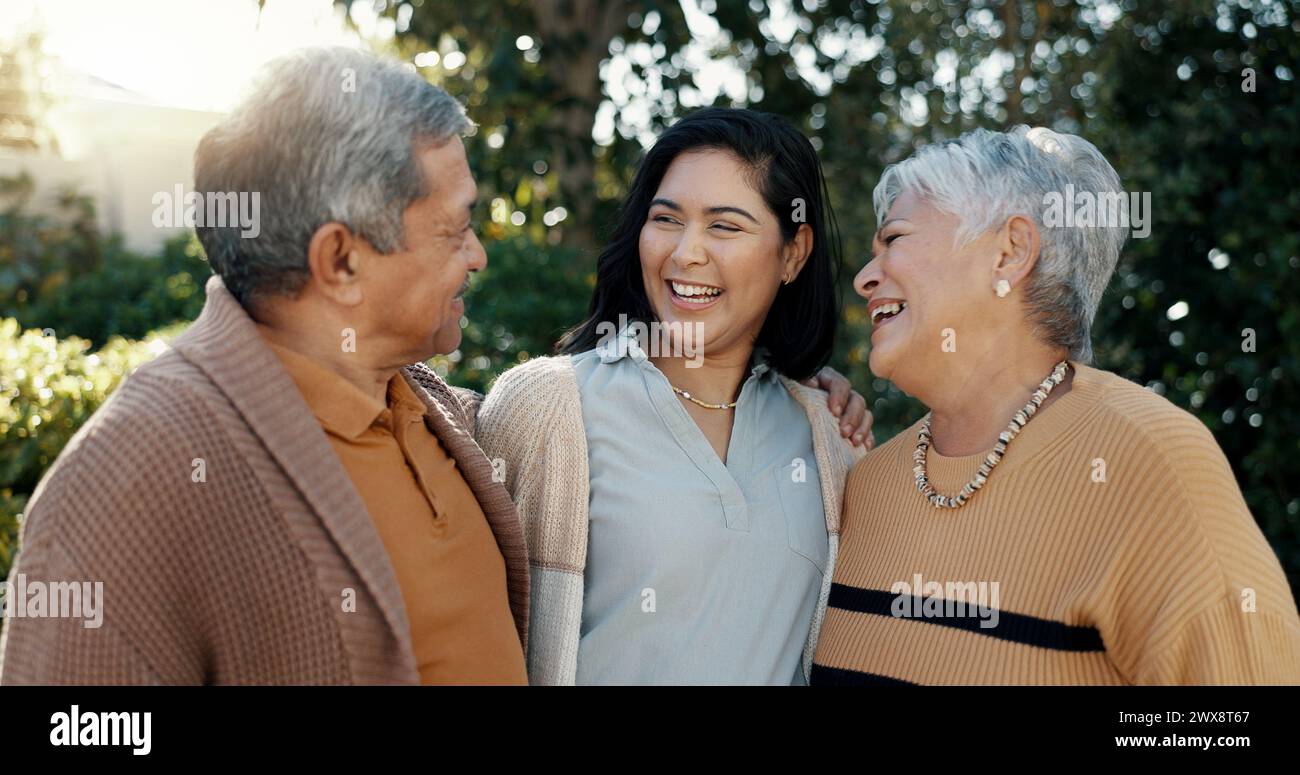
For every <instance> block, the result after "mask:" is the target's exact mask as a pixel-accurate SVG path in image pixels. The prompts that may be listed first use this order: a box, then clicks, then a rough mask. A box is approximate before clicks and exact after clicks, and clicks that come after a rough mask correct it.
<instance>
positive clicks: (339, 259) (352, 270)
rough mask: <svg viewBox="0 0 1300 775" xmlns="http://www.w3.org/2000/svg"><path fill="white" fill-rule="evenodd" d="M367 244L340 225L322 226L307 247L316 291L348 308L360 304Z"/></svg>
mask: <svg viewBox="0 0 1300 775" xmlns="http://www.w3.org/2000/svg"><path fill="white" fill-rule="evenodd" d="M364 248H365V243H364V241H363V240H360V239H358V238H356V237H354V236H353V235H352V230H351V229H349V228H348V227H347V226H344V225H343V224H341V223H337V222H333V221H332V222H330V223H326V224H322V225H321V226H320V228H318V229H316V233H314V234H312V235H311V242H310V243H308V245H307V268H308V270H309V271H310V272H311V277H312V281H313V282H314V283H315V285H316V289H317V290H318V291H319V292H320V293H321V294H322V295H324V296H325V297H326V298H329V299H331V300H332V301H335V302H337V303H339V304H343V305H346V306H355V305H357V304H360V303H361V299H362V294H361V268H362V264H363V262H364V261H365V256H364V252H365V251H364Z"/></svg>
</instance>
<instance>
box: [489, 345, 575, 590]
mask: <svg viewBox="0 0 1300 775" xmlns="http://www.w3.org/2000/svg"><path fill="white" fill-rule="evenodd" d="M477 431H478V432H477V434H476V436H475V438H476V439H477V441H478V442H479V445H480V446H481V447H483V451H484V452H486V453H487V455H488V457H489V458H491V459H492V460H493V465H494V466H497V467H498V469H501V468H502V467H504V471H501V473H503V474H504V477H505V485H506V489H507V490H509V491H510V495H511V497H512V498H514V501H515V506H516V508H517V509H518V511H519V518H520V519H521V520H522V522H523V527H524V536H525V538H526V539H527V542H528V557H529V560H530V561H531V562H532V563H533V564H534V565H537V566H542V567H547V568H559V569H563V570H569V571H577V572H579V573H581V572H582V569H583V567H584V566H585V564H586V554H587V500H588V496H589V482H588V471H587V438H586V432H585V429H584V428H583V424H582V405H581V400H580V397H579V394H578V385H577V381H576V379H575V377H574V373H573V366H572V363H571V361H570V360H569V358H568V357H565V356H561V357H556V358H534V359H533V360H531V361H528V362H527V363H524V364H522V365H520V366H516V367H515V368H513V369H511V370H509V371H507V372H505V373H504V374H502V375H501V376H500V377H498V378H497V381H496V383H495V384H493V386H492V389H491V391H489V393H488V395H487V397H486V398H484V400H483V404H482V406H481V407H480V409H479V415H478V428H477Z"/></svg>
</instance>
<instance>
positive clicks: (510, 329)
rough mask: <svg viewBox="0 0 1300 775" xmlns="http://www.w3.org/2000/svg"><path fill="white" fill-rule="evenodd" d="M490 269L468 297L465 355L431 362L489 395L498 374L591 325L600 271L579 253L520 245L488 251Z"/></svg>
mask: <svg viewBox="0 0 1300 775" xmlns="http://www.w3.org/2000/svg"><path fill="white" fill-rule="evenodd" d="M487 252H488V266H487V269H485V270H484V271H482V272H480V273H479V274H478V276H476V277H475V278H474V279H473V281H472V282H473V284H472V286H471V288H470V290H469V292H468V293H467V294H466V298H465V315H466V317H467V318H468V323H467V324H466V326H465V328H464V331H463V338H462V340H461V345H460V349H459V350H457V351H456V352H454V353H452V354H451V355H450V356H441V357H438V358H435V359H433V360H432V361H431V363H432V365H433V367H434V368H435V369H436V370H437V371H438V373H440V374H442V375H444V376H447V375H448V372H450V376H451V379H452V381H453V383H454V384H455V385H457V386H458V387H467V388H473V389H474V390H478V391H480V392H486V391H487V388H488V386H489V385H490V384H491V382H492V380H493V379H494V378H496V376H497V375H498V374H500V373H501V372H502V371H505V370H506V369H507V368H509V367H511V366H513V365H514V364H516V363H520V362H523V361H525V360H528V359H529V358H531V357H534V356H537V355H550V354H551V352H552V350H553V348H554V345H555V342H556V340H558V339H559V338H560V335H561V334H563V333H564V332H565V331H566V330H568V329H569V328H570V327H572V326H573V325H574V324H575V323H577V322H578V321H580V320H582V319H583V318H584V317H586V314H587V304H588V302H589V301H590V299H591V289H592V288H593V287H594V286H595V281H596V277H595V267H594V265H593V263H592V262H591V261H590V260H589V259H584V258H581V254H580V253H579V252H578V251H577V250H574V249H571V248H545V247H538V246H536V245H533V244H532V243H530V242H529V241H528V240H526V239H522V238H517V239H512V240H506V241H502V242H495V243H490V244H488V245H487Z"/></svg>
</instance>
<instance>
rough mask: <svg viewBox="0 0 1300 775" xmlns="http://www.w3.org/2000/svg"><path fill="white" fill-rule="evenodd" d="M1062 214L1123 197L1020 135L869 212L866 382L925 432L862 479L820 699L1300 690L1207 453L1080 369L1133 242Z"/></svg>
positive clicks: (1225, 483) (1074, 162)
mask: <svg viewBox="0 0 1300 775" xmlns="http://www.w3.org/2000/svg"><path fill="white" fill-rule="evenodd" d="M1072 192H1089V195H1090V196H1091V195H1098V194H1105V195H1106V196H1101V197H1098V200H1099V201H1103V202H1105V201H1107V199H1108V198H1112V197H1111V195H1115V194H1121V193H1122V192H1121V189H1120V181H1119V177H1118V176H1117V175H1116V173H1115V171H1114V169H1112V168H1111V166H1110V164H1108V163H1107V161H1106V159H1105V158H1104V157H1103V156H1102V155H1101V154H1100V153H1099V152H1098V151H1097V149H1096V148H1095V147H1094V146H1093V145H1092V144H1090V143H1088V142H1087V141H1085V140H1082V139H1080V138H1078V137H1075V136H1073V135H1066V134H1058V133H1055V132H1051V131H1049V130H1046V129H1028V128H1025V127H1018V128H1016V129H1013V130H1011V131H1009V132H1006V133H995V132H988V131H983V130H978V131H975V132H971V133H968V134H965V135H963V136H962V137H960V138H958V139H957V140H955V141H950V142H946V143H942V144H938V145H932V146H928V147H926V148H923V149H922V150H920V151H919V152H917V153H916V154H915V155H914V156H913V157H912V158H909V159H907V160H906V161H904V162H902V163H900V164H897V165H894V166H892V167H890V168H889V169H887V170H886V171H885V174H884V176H883V177H882V179H881V181H880V183H879V185H878V186H877V187H876V190H875V209H876V214H877V219H878V222H879V228H878V231H877V234H876V236H875V239H874V245H873V252H874V256H873V258H872V260H871V261H870V263H868V264H867V265H866V266H865V267H864V268H863V269H862V271H861V272H860V273H859V274H858V276H857V278H856V280H855V287H856V290H857V291H858V293H859V294H860V295H861V296H862V297H863V298H865V299H867V300H868V302H869V305H868V309H869V311H870V313H871V321H872V327H873V330H872V333H871V344H872V348H871V370H872V371H873V372H874V373H875V374H876V375H877V376H880V377H884V378H886V379H889V380H891V381H892V382H894V383H895V384H896V385H898V386H899V387H900V388H901V389H902V390H904V391H906V392H907V393H909V394H912V395H914V396H916V397H917V398H919V399H920V400H921V401H922V402H923V403H925V404H926V406H928V407H929V409H930V412H929V414H927V415H926V416H925V417H924V418H922V419H921V421H919V422H918V423H916V424H915V425H914V426H912V427H911V428H910V429H908V430H907V431H905V432H903V433H901V434H899V435H898V436H897V437H895V438H894V439H892V440H890V441H889V442H888V443H887V444H884V445H882V446H881V447H879V448H878V449H877V450H876V451H875V452H873V453H872V454H870V455H869V456H868V457H867V458H866V459H864V460H863V461H862V462H861V463H860V464H859V465H857V466H856V467H855V468H854V470H853V472H852V474H851V475H850V479H849V483H848V485H847V487H846V490H845V496H844V497H845V511H844V517H843V530H842V537H841V541H842V549H841V554H840V559H839V562H838V563H837V564H836V568H835V578H834V582H835V583H834V585H833V587H832V589H831V594H830V600H829V605H828V609H827V614H826V620H825V626H824V628H823V630H822V633H821V638H820V641H819V646H818V649H817V654H816V657H815V660H814V667H813V672H812V680H813V683H820V684H833V683H840V684H871V683H886V684H895V683H916V684H954V683H956V684H983V683H1015V684H1048V683H1060V684H1169V683H1295V682H1297V681H1300V619H1297V615H1296V606H1295V601H1294V600H1293V598H1292V596H1291V593H1290V591H1289V590H1288V588H1287V583H1286V580H1285V577H1284V576H1283V573H1282V569H1281V567H1280V566H1279V564H1278V561H1277V558H1276V557H1275V556H1274V554H1273V552H1272V551H1270V549H1269V546H1268V544H1267V543H1266V542H1265V540H1264V538H1263V536H1262V535H1261V534H1260V531H1259V529H1258V528H1257V527H1256V525H1255V522H1254V520H1253V519H1252V518H1251V515H1250V512H1249V511H1248V510H1247V508H1246V504H1245V502H1244V501H1243V499H1242V496H1241V492H1240V491H1239V490H1238V488H1237V485H1236V483H1235V481H1234V479H1233V476H1232V471H1231V470H1230V469H1229V467H1228V463H1227V461H1226V460H1225V459H1224V456H1223V453H1222V452H1221V451H1220V450H1219V447H1218V446H1217V445H1216V444H1215V441H1214V439H1213V437H1212V436H1211V435H1210V433H1209V432H1208V431H1207V430H1206V428H1205V426H1204V425H1202V424H1201V423H1200V422H1199V421H1198V420H1197V419H1196V418H1195V417H1193V416H1191V415H1190V414H1188V413H1187V412H1184V411H1183V410H1181V409H1179V408H1177V407H1175V406H1174V405H1172V404H1171V403H1169V402H1168V401H1167V400H1165V399H1164V398H1162V397H1160V396H1159V395H1156V394H1155V393H1152V392H1150V391H1147V390H1144V389H1142V388H1141V387H1139V386H1137V385H1135V384H1132V383H1130V382H1128V381H1126V380H1124V379H1122V378H1120V377H1118V376H1116V375H1114V374H1111V373H1109V372H1106V371H1101V370H1098V369H1096V368H1093V367H1091V366H1089V365H1088V363H1089V361H1090V359H1091V355H1092V348H1091V344H1090V340H1089V335H1090V334H1089V328H1090V326H1091V324H1092V321H1093V316H1094V313H1095V312H1096V309H1097V305H1098V302H1099V301H1100V299H1101V296H1102V292H1103V290H1104V289H1105V288H1106V284H1107V281H1108V280H1109V278H1110V276H1111V273H1112V272H1113V270H1114V267H1115V263H1116V260H1117V258H1118V256H1119V252H1120V248H1121V246H1122V244H1123V241H1124V237H1125V232H1124V230H1123V229H1122V228H1119V227H1118V226H1117V225H1116V224H1115V223H1113V222H1109V223H1105V224H1102V225H1094V226H1070V227H1061V226H1055V225H1050V224H1054V223H1059V221H1057V220H1053V219H1052V218H1051V217H1049V216H1050V213H1049V212H1048V210H1047V207H1045V203H1048V205H1049V206H1050V204H1051V203H1059V202H1060V199H1059V197H1070V196H1071V194H1072ZM1113 201H1119V200H1118V199H1113ZM1066 206H1068V207H1076V206H1086V203H1084V202H1082V201H1081V202H1078V203H1072V202H1067V203H1066ZM1124 212H1125V210H1124V209H1123V208H1122V207H1119V208H1115V210H1114V211H1113V212H1112V213H1110V214H1111V215H1114V214H1116V213H1118V214H1120V215H1123V214H1124ZM1076 222H1078V221H1076Z"/></svg>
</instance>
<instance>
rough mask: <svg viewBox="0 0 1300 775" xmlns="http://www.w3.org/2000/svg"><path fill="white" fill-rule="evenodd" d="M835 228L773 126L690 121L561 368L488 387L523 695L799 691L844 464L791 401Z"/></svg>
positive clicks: (608, 253)
mask: <svg viewBox="0 0 1300 775" xmlns="http://www.w3.org/2000/svg"><path fill="white" fill-rule="evenodd" d="M834 223H835V222H834V216H833V215H832V213H831V209H830V205H829V203H828V202H827V201H826V195H825V184H824V181H823V179H822V172H821V166H820V163H819V162H818V159H817V154H816V152H815V151H814V150H813V148H812V145H811V144H810V143H809V142H808V140H807V138H805V137H804V136H803V135H802V134H800V133H799V132H798V131H797V130H796V129H794V127H792V126H791V125H790V124H789V123H787V122H786V121H784V120H782V119H780V118H778V117H776V116H773V115H769V114H764V113H758V112H754V111H749V110H727V109H707V110H702V111H699V112H696V113H694V114H691V115H689V116H687V117H685V118H683V119H682V120H680V121H679V122H678V123H677V124H675V125H673V127H672V128H670V129H669V130H668V131H667V132H665V133H664V134H663V136H662V137H661V138H660V139H659V141H658V142H657V143H656V144H655V146H654V147H653V148H652V149H651V150H650V151H649V152H648V153H647V155H646V157H645V159H644V160H643V162H642V164H641V166H640V168H639V170H638V172H637V175H636V178H635V180H634V181H633V183H632V188H631V191H630V192H629V194H628V197H627V200H626V202H625V203H624V207H623V211H622V214H621V216H620V220H619V222H618V224H617V225H616V228H615V231H614V235H613V240H612V242H611V244H610V245H609V246H608V247H607V248H606V249H605V250H604V252H603V253H602V254H601V256H600V259H599V267H598V274H597V283H596V290H595V295H594V298H593V300H592V306H591V310H592V312H591V316H590V317H589V319H588V320H587V321H586V322H584V323H583V324H582V325H580V326H578V327H577V328H575V329H574V330H573V331H571V332H570V333H569V334H568V335H567V336H566V338H565V339H564V341H563V342H562V343H561V344H562V351H563V353H564V354H563V355H560V356H558V357H554V358H537V359H534V360H532V361H529V362H527V363H524V364H522V365H520V366H518V367H516V368H514V369H511V370H510V371H508V372H506V373H505V374H503V375H501V377H500V378H499V379H498V380H497V382H496V384H495V385H494V386H493V388H492V391H491V392H490V393H489V394H488V396H487V398H486V399H485V401H484V403H483V406H482V408H481V410H480V414H479V428H478V434H477V435H478V439H479V442H480V443H481V444H482V446H483V448H484V449H485V450H486V451H487V453H488V455H489V457H492V458H500V459H502V460H504V461H505V464H506V465H505V477H506V486H507V487H508V488H509V489H510V491H511V494H512V495H513V497H514V499H515V502H516V504H517V506H518V509H519V514H520V517H521V519H522V521H523V523H524V529H525V535H526V537H527V541H528V550H529V558H530V561H531V565H532V610H531V614H530V628H529V633H530V634H529V646H528V668H529V674H530V680H531V682H533V683H535V684H572V683H579V684H610V683H613V684H649V683H672V684H694V683H711V684H803V683H806V682H807V679H808V675H809V670H810V669H811V660H812V655H813V653H814V651H815V648H816V641H817V632H818V629H819V626H820V622H821V618H822V613H823V611H824V610H825V606H826V599H827V595H828V593H829V589H830V580H831V574H832V572H833V569H834V564H835V554H836V546H837V535H838V532H839V512H840V498H841V493H842V491H843V487H844V481H845V477H846V474H847V472H848V470H849V468H850V467H851V465H852V463H853V461H854V459H855V458H856V457H857V455H856V454H854V450H855V448H854V447H853V446H851V445H850V443H849V442H848V441H846V440H845V439H843V438H841V427H840V425H839V420H837V418H836V417H835V416H833V415H832V414H831V412H830V411H829V410H828V408H827V400H826V394H825V393H822V392H821V391H818V390H816V389H814V388H811V387H808V386H806V385H804V384H801V383H800V382H799V380H802V379H805V378H808V377H810V376H811V375H812V374H814V373H815V372H816V371H817V370H818V368H819V367H821V366H822V365H823V364H824V363H825V362H826V360H827V358H828V357H829V355H830V352H831V345H832V341H833V338H834V332H835V323H836V317H837V305H836V288H835V282H834V275H835V271H834V270H835V267H836V266H837V265H838V255H837V253H838V234H837V233H836V231H835V226H834ZM858 451H859V452H861V450H858Z"/></svg>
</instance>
